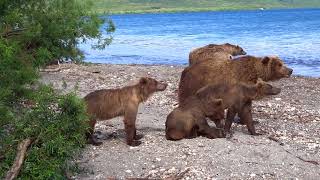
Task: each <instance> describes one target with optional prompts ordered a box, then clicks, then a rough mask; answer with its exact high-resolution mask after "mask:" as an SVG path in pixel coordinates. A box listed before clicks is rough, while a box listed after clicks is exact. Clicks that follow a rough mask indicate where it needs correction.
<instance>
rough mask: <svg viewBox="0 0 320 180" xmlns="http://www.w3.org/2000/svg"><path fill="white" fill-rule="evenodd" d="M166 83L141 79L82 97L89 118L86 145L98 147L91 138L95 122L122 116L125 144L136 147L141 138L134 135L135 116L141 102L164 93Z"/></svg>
mask: <svg viewBox="0 0 320 180" xmlns="http://www.w3.org/2000/svg"><path fill="white" fill-rule="evenodd" d="M166 87H167V84H166V83H162V82H158V81H156V80H155V79H152V78H147V77H142V78H140V80H139V83H137V84H135V85H132V86H126V87H123V88H120V89H102V90H97V91H94V92H91V93H89V94H88V95H87V96H85V97H84V100H85V102H86V104H87V113H88V114H89V116H90V131H89V132H88V133H87V138H88V143H91V144H93V145H100V144H102V143H101V142H98V141H97V140H96V139H95V137H94V136H93V132H94V126H95V124H96V121H97V120H107V119H111V118H114V117H117V116H124V120H123V121H124V127H125V131H126V140H127V144H128V145H130V146H137V145H139V144H141V142H140V141H138V139H140V138H142V136H141V137H140V136H137V134H136V125H135V124H136V116H137V112H138V107H139V104H140V103H141V102H144V101H146V100H147V99H148V97H149V96H150V95H152V94H153V93H154V92H157V91H164V90H165V89H166Z"/></svg>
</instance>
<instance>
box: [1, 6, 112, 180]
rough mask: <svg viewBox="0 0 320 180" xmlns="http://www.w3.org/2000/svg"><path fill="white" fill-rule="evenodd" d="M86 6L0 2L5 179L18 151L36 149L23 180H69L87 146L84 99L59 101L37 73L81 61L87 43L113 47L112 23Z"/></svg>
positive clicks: (64, 97) (29, 156) (70, 97)
mask: <svg viewBox="0 0 320 180" xmlns="http://www.w3.org/2000/svg"><path fill="white" fill-rule="evenodd" d="M90 7H91V3H90V2H88V1H85V2H83V1H81V0H68V1H66V0H1V1H0V179H2V178H3V177H4V176H5V174H6V172H7V171H8V170H9V169H10V167H11V165H12V163H13V161H14V158H15V156H16V153H17V152H16V151H17V145H18V144H19V143H20V142H21V141H22V140H23V139H25V138H31V139H32V144H31V146H30V147H29V149H28V151H27V157H26V159H25V162H24V164H23V166H22V169H21V172H20V174H19V176H18V179H65V178H66V174H65V173H66V172H68V169H69V168H70V164H69V162H70V159H71V158H72V156H73V155H74V153H75V152H78V150H79V149H80V148H81V147H83V146H84V142H85V138H84V135H85V132H86V130H87V123H86V121H87V118H86V113H85V106H84V104H83V101H82V99H79V98H78V97H77V96H76V95H75V94H74V93H71V94H67V95H59V94H57V93H55V92H54V90H53V88H52V87H47V86H43V85H41V84H39V83H38V80H37V78H38V77H39V74H38V68H39V67H41V66H44V65H45V64H47V63H48V62H50V61H53V60H62V61H81V59H82V57H83V54H82V52H80V51H79V50H78V48H77V45H78V44H79V43H80V42H83V41H85V40H86V39H90V38H95V39H98V44H96V45H95V47H96V48H104V47H105V46H106V45H108V44H109V43H110V42H111V40H112V36H111V33H112V32H113V31H114V26H113V24H112V21H110V20H108V19H107V20H106V21H107V22H108V23H109V26H108V27H107V28H106V29H105V31H106V32H107V34H109V36H107V37H102V33H101V31H103V30H101V29H100V30H99V27H100V25H101V24H102V23H104V21H105V20H103V19H100V18H98V16H96V15H95V14H94V13H93V12H92V11H90Z"/></svg>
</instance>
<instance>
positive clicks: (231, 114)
mask: <svg viewBox="0 0 320 180" xmlns="http://www.w3.org/2000/svg"><path fill="white" fill-rule="evenodd" d="M236 114H237V111H236V109H235V108H233V107H230V108H229V109H228V110H227V118H226V123H225V125H224V130H225V132H228V133H229V132H230V129H231V126H232V123H233V119H234V117H235V116H236Z"/></svg>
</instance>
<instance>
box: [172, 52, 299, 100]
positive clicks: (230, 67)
mask: <svg viewBox="0 0 320 180" xmlns="http://www.w3.org/2000/svg"><path fill="white" fill-rule="evenodd" d="M292 71H293V70H292V69H290V68H287V67H286V66H285V65H284V63H283V61H282V60H281V59H280V58H278V57H276V56H266V57H254V56H242V57H239V58H235V59H233V60H232V61H219V62H213V61H203V62H200V63H196V64H194V65H192V66H189V67H186V68H185V69H184V70H183V71H182V74H181V78H180V82H179V90H178V97H179V103H181V102H183V101H184V99H186V98H187V97H188V96H190V95H193V94H195V93H196V92H197V91H198V90H199V89H200V88H202V87H204V86H205V85H208V84H218V83H227V84H228V83H231V84H235V83H238V82H244V83H249V84H250V83H251V84H255V83H256V82H257V80H258V78H261V79H262V80H263V81H270V80H278V79H281V78H284V77H290V76H291V74H292Z"/></svg>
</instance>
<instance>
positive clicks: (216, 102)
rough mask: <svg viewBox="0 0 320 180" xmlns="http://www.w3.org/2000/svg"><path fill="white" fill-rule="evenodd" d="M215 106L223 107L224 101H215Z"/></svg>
mask: <svg viewBox="0 0 320 180" xmlns="http://www.w3.org/2000/svg"><path fill="white" fill-rule="evenodd" d="M214 104H215V105H216V106H221V105H222V99H215V100H214Z"/></svg>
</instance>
